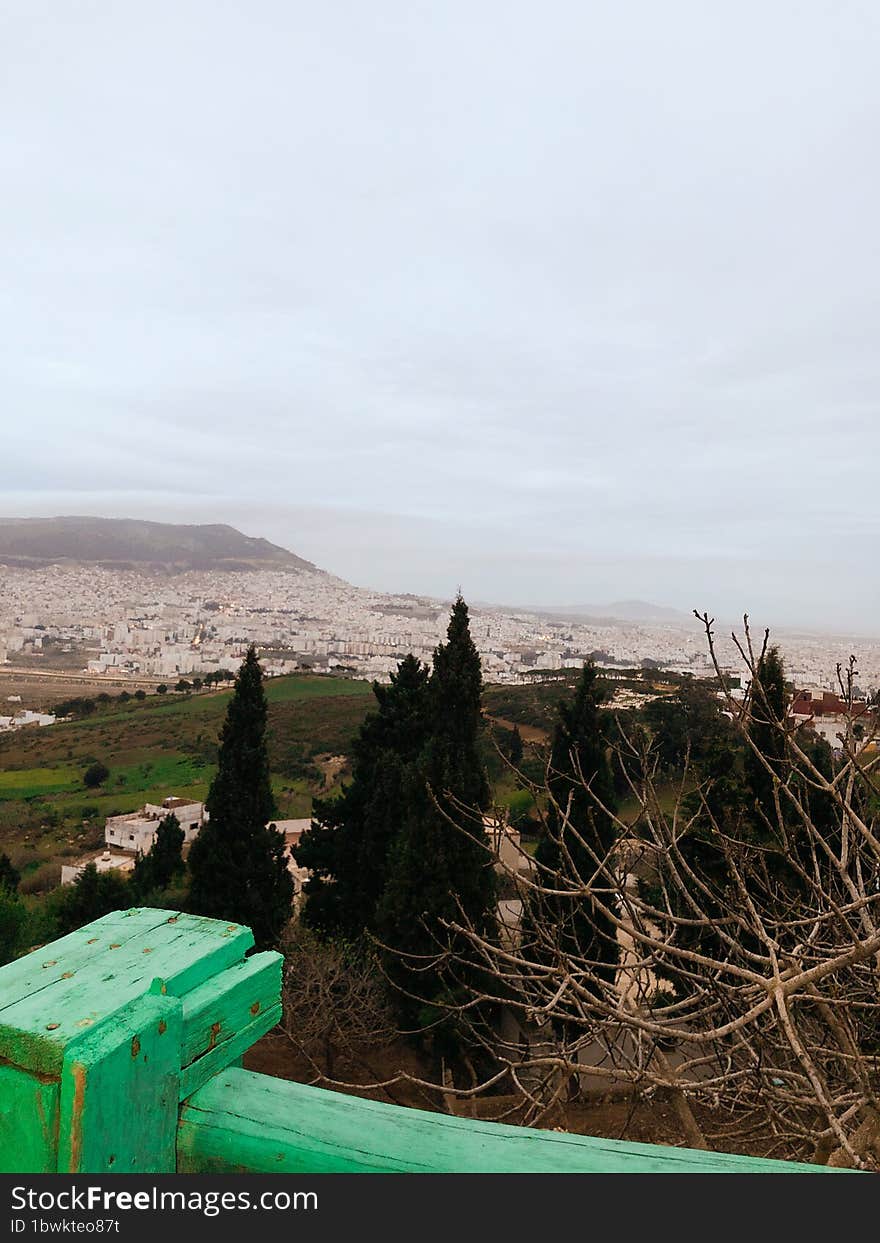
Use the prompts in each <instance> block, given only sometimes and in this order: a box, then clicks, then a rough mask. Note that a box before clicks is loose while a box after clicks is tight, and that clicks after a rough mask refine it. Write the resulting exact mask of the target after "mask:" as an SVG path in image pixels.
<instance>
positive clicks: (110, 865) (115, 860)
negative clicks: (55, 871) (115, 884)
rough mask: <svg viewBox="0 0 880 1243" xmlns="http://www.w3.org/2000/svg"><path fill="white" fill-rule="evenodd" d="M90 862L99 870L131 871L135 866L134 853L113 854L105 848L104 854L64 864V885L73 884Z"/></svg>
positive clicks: (62, 878)
mask: <svg viewBox="0 0 880 1243" xmlns="http://www.w3.org/2000/svg"><path fill="white" fill-rule="evenodd" d="M90 863H94V865H95V868H96V870H97V871H98V872H113V871H115V872H130V871H131V870H132V868H133V867H134V855H123V854H113V853H112V852H111V851H109V850H105V851H104V853H103V854H100V855H95V857H94V859H80V861H79V862H78V863H67V864H64V866H63V867H62V868H61V883H62V885H72V884H73V882H74V881H75V880H76V878H77V876H79V874H80V872H83V871H85V869H86V868H87V867H88V865H89V864H90Z"/></svg>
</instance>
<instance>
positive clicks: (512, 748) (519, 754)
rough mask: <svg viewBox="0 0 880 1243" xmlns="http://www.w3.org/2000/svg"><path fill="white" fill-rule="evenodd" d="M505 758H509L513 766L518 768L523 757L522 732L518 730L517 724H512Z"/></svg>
mask: <svg viewBox="0 0 880 1243" xmlns="http://www.w3.org/2000/svg"><path fill="white" fill-rule="evenodd" d="M507 758H508V759H509V760H510V762H511V764H512V765H513V766H514V768H519V766H520V764H521V763H522V758H523V740H522V734H521V733H520V732H519V726H518V725H514V727H513V733H512V734H511V735H510V743H509V745H508V750H507Z"/></svg>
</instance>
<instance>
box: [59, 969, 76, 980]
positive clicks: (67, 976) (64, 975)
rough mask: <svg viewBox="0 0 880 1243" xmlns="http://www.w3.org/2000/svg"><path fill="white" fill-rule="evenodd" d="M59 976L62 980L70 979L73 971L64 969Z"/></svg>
mask: <svg viewBox="0 0 880 1243" xmlns="http://www.w3.org/2000/svg"><path fill="white" fill-rule="evenodd" d="M61 978H62V980H72V979H73V972H72V971H65V972H64V974H63V975H62V977H61Z"/></svg>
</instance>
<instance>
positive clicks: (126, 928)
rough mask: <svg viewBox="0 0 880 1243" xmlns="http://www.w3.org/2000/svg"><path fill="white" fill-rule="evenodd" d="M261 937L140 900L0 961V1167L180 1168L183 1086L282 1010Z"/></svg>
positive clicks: (187, 1088) (208, 1072) (211, 1069)
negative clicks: (137, 905)
mask: <svg viewBox="0 0 880 1243" xmlns="http://www.w3.org/2000/svg"><path fill="white" fill-rule="evenodd" d="M253 943H254V942H253V937H252V935H251V933H250V930H249V929H248V928H243V927H242V926H241V925H239V924H225V923H223V922H222V921H219V920H213V919H203V918H201V917H199V916H195V915H187V914H183V913H181V912H178V911H161V910H152V909H149V908H144V909H135V910H131V911H116V912H113V913H112V914H110V915H106V916H104V917H103V918H102V919H98V920H95V922H94V923H91V924H89V925H87V926H86V927H85V928H80V929H79V930H78V931H77V932H74V933H71V934H70V935H69V936H66V937H62V938H61V939H60V940H59V941H55V942H53V943H52V944H51V945H48V946H44V947H43V948H41V949H39V950H35V951H34V952H33V953H31V954H28V955H27V956H26V957H25V958H22V959H19V960H18V961H17V962H14V963H10V964H9V965H8V966H6V967H3V968H0V1172H4V1173H13V1172H15V1173H18V1172H21V1173H35V1172H52V1171H56V1170H57V1171H61V1172H72V1173H76V1172H83V1173H98V1172H126V1171H138V1170H140V1171H144V1172H150V1173H168V1172H173V1171H174V1169H175V1167H176V1159H177V1158H176V1131H177V1114H178V1106H179V1102H180V1100H181V1099H182V1097H183V1096H185V1095H188V1094H189V1093H191V1092H193V1091H195V1089H196V1088H198V1087H200V1086H201V1085H202V1084H203V1083H205V1082H206V1081H207V1080H208V1079H210V1077H211V1076H212V1075H214V1074H215V1073H216V1072H217V1071H219V1070H222V1069H223V1068H224V1067H225V1066H227V1065H228V1064H229V1063H230V1062H233V1061H235V1060H236V1059H237V1058H238V1057H239V1056H240V1054H241V1052H242V1051H243V1050H244V1049H246V1048H249V1047H250V1045H251V1044H253V1043H254V1041H255V1040H258V1039H259V1038H260V1036H262V1035H263V1034H264V1033H265V1032H267V1031H268V1030H269V1029H270V1028H271V1027H273V1026H274V1025H275V1023H277V1021H278V1017H279V1014H280V1005H279V996H280V992H281V956H280V955H279V954H272V953H264V954H254V955H252V956H251V957H249V958H247V959H246V958H245V954H246V953H247V952H248V951H249V950H250V949H251V948H252V947H253Z"/></svg>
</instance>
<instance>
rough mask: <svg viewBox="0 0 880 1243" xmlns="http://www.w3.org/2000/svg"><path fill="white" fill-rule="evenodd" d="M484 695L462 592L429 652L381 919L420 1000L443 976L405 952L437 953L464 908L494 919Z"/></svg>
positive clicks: (479, 923)
mask: <svg viewBox="0 0 880 1243" xmlns="http://www.w3.org/2000/svg"><path fill="white" fill-rule="evenodd" d="M481 693H482V672H481V667H480V657H479V654H478V652H477V649H476V647H475V646H474V642H473V639H472V638H471V634H470V626H469V619H468V609H467V605H466V604H465V602H464V600H463V599H462V598H461V596H459V597H458V598H457V600H456V601H455V604H454V606H453V608H452V614H451V617H450V621H449V627H448V630H447V635H446V642H445V643H441V644H440V645H439V646H438V647H437V649H436V651H435V653H434V666H433V670H432V673H431V677H430V680H429V682H428V709H429V720H430V735H429V737H428V739H427V742H426V745H425V748H424V752H423V755H422V757H421V760H420V762H419V763H418V764H417V765H415V766H414V768H413V770H412V772H411V780H410V781H409V783H408V790H409V795H408V809H407V814H406V816H405V818H404V819H403V821H402V823H401V824H400V827H399V831H398V833H397V835H396V838H395V840H394V841H393V843H392V845H391V848H390V850H389V853H388V868H387V878H386V884H385V889H384V893H383V896H382V900H381V902H380V904H379V910H378V921H377V922H378V927H379V932H380V936H381V939H382V940H383V941H384V942H385V944H386V945H387V946H389V947H390V949H391V951H392V952H391V954H390V955H389V956H388V958H387V967H388V970H389V973H390V974H391V976H392V978H393V979H395V980H397V981H398V982H402V983H404V986H405V987H407V988H409V989H410V990H412V991H414V992H417V993H418V994H419V995H420V996H421V997H422V998H424V999H425V1000H429V999H430V994H432V993H433V994H434V995H436V994H437V992H438V991H439V989H440V988H441V986H442V981H441V979H440V977H439V976H438V975H437V974H436V973H432V972H426V971H424V970H423V969H420V970H419V971H418V972H417V973H415V974H413V973H411V972H410V970H409V968H408V966H407V959H406V957H405V955H406V954H420V955H433V954H435V953H436V952H437V950H438V945H439V944H445V943H447V942H448V939H449V938H448V935H447V934H446V932H445V931H444V930H443V929H442V927H441V925H440V921H441V920H443V919H449V920H460V919H461V912H462V911H463V913H464V916H465V918H466V919H467V920H468V921H469V922H470V923H471V924H472V925H473V926H474V927H476V928H477V929H479V930H481V931H483V932H485V931H488V930H489V929H490V928H491V926H492V924H493V923H494V906H495V874H494V869H493V866H492V859H491V856H490V855H489V853H488V852H487V850H486V835H485V833H484V830H483V823H482V813H483V812H484V811H485V810H486V809H487V808H488V806H489V784H488V780H487V777H486V772H485V769H484V767H483V762H482V758H481V755H480V750H479V739H480V733H481V729H482V716H481V708H480V698H481ZM435 800H436V802H435ZM462 808H464V809H467V810H466V811H465V812H464V813H463V812H462ZM444 813H446V814H448V815H449V817H451V819H452V821H453V823H450V822H449V820H447V819H446V815H445V814H444ZM468 813H469V814H468ZM472 817H473V819H472ZM457 826H458V827H457ZM402 955H403V956H402ZM421 966H422V967H423V966H424V964H421Z"/></svg>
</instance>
